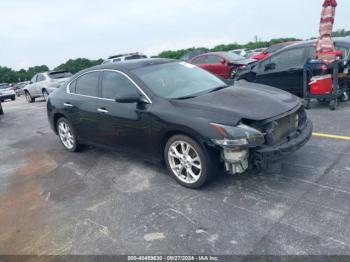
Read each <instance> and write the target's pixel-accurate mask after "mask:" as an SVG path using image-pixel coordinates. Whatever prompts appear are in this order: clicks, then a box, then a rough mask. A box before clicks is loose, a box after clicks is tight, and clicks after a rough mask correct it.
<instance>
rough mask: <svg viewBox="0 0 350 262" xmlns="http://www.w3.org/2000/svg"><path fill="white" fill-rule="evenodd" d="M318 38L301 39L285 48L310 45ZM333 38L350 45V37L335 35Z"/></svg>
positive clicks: (336, 41)
mask: <svg viewBox="0 0 350 262" xmlns="http://www.w3.org/2000/svg"><path fill="white" fill-rule="evenodd" d="M317 40H318V39H311V40H305V41H299V42H296V43H294V44H291V45H289V46H286V47H285V48H291V47H295V46H308V45H312V44H316V42H317ZM333 40H334V42H335V43H344V44H349V45H350V37H333ZM281 50H282V49H281Z"/></svg>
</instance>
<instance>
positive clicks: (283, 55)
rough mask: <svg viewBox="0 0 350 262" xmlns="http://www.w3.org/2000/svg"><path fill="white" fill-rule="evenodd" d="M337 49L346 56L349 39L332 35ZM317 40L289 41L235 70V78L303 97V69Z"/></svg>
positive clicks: (313, 55)
mask: <svg viewBox="0 0 350 262" xmlns="http://www.w3.org/2000/svg"><path fill="white" fill-rule="evenodd" d="M334 42H335V45H336V48H337V49H338V50H341V51H343V56H344V58H345V57H346V58H348V57H349V50H350V38H348V37H344V38H341V37H338V38H334ZM315 54H316V40H310V41H303V42H297V43H292V44H289V45H287V46H285V47H283V48H281V49H279V50H278V51H276V52H274V53H273V54H270V55H268V57H267V58H265V59H263V60H261V61H259V62H256V63H254V64H251V65H249V66H247V67H246V68H244V69H243V70H240V71H239V72H238V73H237V76H236V78H237V80H242V79H243V80H246V81H248V82H254V83H259V84H264V85H269V86H274V87H277V88H280V89H283V90H285V91H288V92H290V93H292V94H294V95H296V96H299V97H302V96H303V80H304V79H303V69H304V65H305V64H306V62H307V61H308V60H309V59H313V58H315Z"/></svg>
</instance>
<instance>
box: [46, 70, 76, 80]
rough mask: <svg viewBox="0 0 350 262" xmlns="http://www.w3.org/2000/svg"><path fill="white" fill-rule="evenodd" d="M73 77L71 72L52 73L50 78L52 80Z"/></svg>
mask: <svg viewBox="0 0 350 262" xmlns="http://www.w3.org/2000/svg"><path fill="white" fill-rule="evenodd" d="M71 76H72V74H71V73H70V72H52V73H50V74H49V77H50V78H51V79H60V78H68V77H71Z"/></svg>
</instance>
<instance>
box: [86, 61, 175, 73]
mask: <svg viewBox="0 0 350 262" xmlns="http://www.w3.org/2000/svg"><path fill="white" fill-rule="evenodd" d="M175 61H177V60H175V59H167V58H146V59H135V60H127V61H123V62H118V63H111V64H102V65H97V66H94V67H90V68H88V69H85V70H84V71H90V70H99V69H114V70H120V71H130V70H133V69H137V68H142V67H146V66H152V65H159V64H166V63H171V62H175Z"/></svg>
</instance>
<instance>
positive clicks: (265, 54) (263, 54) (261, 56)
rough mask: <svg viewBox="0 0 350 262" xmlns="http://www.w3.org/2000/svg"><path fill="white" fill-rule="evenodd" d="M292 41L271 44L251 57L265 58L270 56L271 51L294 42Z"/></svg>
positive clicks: (273, 51)
mask: <svg viewBox="0 0 350 262" xmlns="http://www.w3.org/2000/svg"><path fill="white" fill-rule="evenodd" d="M294 43H296V41H289V42H284V43H279V44H276V45H272V46H270V47H269V48H268V49H266V50H265V51H264V52H261V53H258V54H256V55H254V56H253V57H252V58H253V59H255V60H263V59H265V58H268V57H270V56H271V55H272V54H273V53H275V52H276V51H278V50H280V49H282V48H283V47H286V46H289V45H291V44H294Z"/></svg>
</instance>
